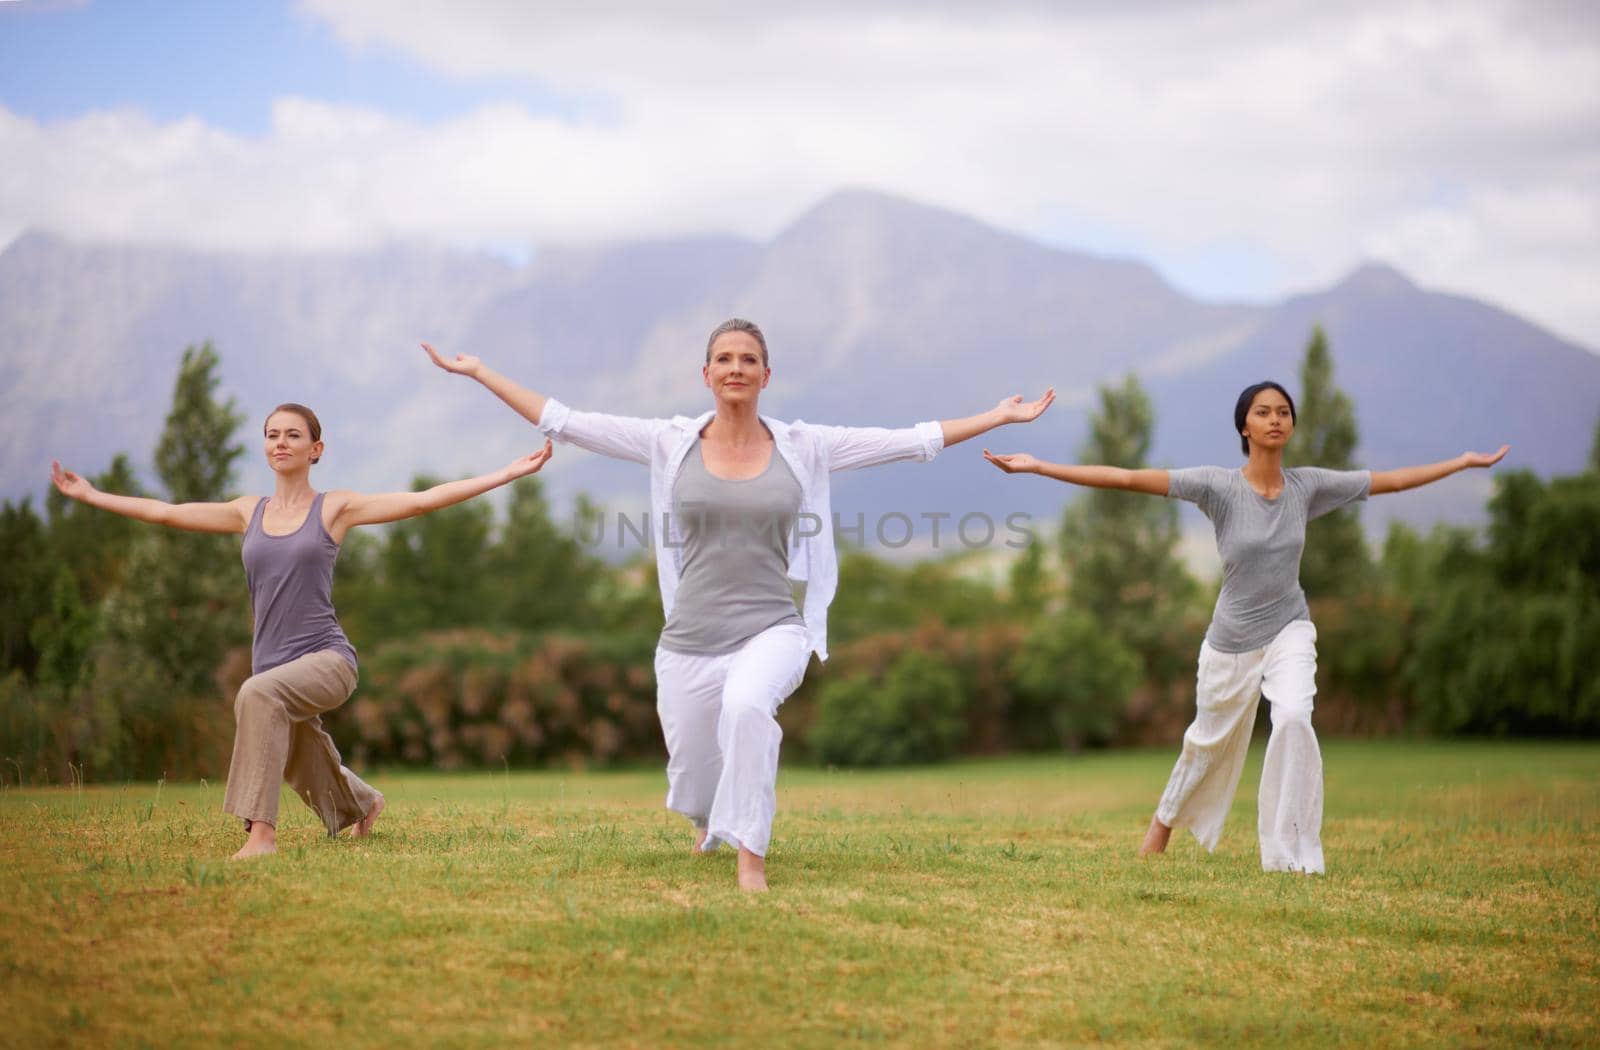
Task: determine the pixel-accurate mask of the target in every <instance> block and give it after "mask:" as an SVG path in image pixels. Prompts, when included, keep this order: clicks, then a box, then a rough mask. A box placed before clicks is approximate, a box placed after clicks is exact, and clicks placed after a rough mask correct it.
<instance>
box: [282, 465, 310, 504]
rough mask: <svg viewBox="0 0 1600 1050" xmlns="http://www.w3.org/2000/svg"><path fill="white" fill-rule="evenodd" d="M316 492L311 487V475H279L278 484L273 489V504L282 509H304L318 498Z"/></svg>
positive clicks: (307, 473) (308, 473)
mask: <svg viewBox="0 0 1600 1050" xmlns="http://www.w3.org/2000/svg"><path fill="white" fill-rule="evenodd" d="M316 495H317V493H316V490H315V489H313V488H312V487H311V474H310V472H309V471H307V472H306V473H304V474H290V475H283V474H279V475H278V480H277V484H275V485H274V486H273V488H272V502H273V503H275V504H277V505H278V506H280V507H303V506H305V505H306V504H308V503H310V502H311V501H312V499H314V498H315V497H316Z"/></svg>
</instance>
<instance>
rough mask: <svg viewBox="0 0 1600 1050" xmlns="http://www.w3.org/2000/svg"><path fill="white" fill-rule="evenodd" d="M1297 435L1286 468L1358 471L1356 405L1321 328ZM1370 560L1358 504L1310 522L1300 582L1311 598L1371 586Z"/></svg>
mask: <svg viewBox="0 0 1600 1050" xmlns="http://www.w3.org/2000/svg"><path fill="white" fill-rule="evenodd" d="M1295 415H1296V416H1297V419H1296V421H1295V428H1294V439H1293V440H1292V441H1290V442H1289V447H1288V449H1287V450H1286V451H1285V452H1284V457H1283V460H1284V466H1286V467H1306V466H1310V467H1326V468H1328V469H1329V470H1353V469H1355V450H1356V445H1357V443H1358V442H1359V440H1360V432H1359V430H1358V429H1357V427H1356V411H1355V405H1354V403H1353V402H1352V401H1351V400H1350V397H1349V395H1347V394H1346V393H1345V392H1344V391H1343V390H1340V389H1339V388H1338V387H1337V386H1335V385H1334V381H1333V356H1332V354H1330V353H1329V351H1328V339H1327V336H1326V335H1325V334H1323V331H1322V326H1321V325H1318V326H1316V327H1314V328H1313V329H1312V330H1311V341H1310V342H1309V343H1308V344H1307V345H1306V356H1305V358H1304V359H1303V360H1302V361H1301V363H1300V396H1299V398H1298V399H1296V401H1295ZM1371 582H1372V558H1371V555H1370V554H1369V553H1368V551H1367V542H1366V537H1365V536H1364V535H1363V534H1362V531H1361V518H1360V511H1359V509H1358V508H1357V507H1355V506H1350V507H1345V508H1342V509H1340V510H1337V511H1334V512H1333V513H1332V514H1325V515H1323V516H1322V517H1320V518H1318V519H1317V520H1316V521H1313V522H1311V523H1310V524H1309V525H1308V526H1306V546H1305V553H1304V554H1303V555H1302V556H1301V558H1300V584H1301V586H1303V587H1304V588H1305V590H1306V594H1307V595H1308V596H1309V597H1312V598H1324V597H1342V596H1347V595H1353V594H1357V593H1360V592H1362V591H1364V590H1366V589H1368V587H1369V585H1370V584H1371Z"/></svg>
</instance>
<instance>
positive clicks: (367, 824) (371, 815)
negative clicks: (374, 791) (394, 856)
mask: <svg viewBox="0 0 1600 1050" xmlns="http://www.w3.org/2000/svg"><path fill="white" fill-rule="evenodd" d="M382 813H383V796H382V795H379V796H378V801H376V802H374V803H373V804H372V808H371V809H369V810H367V815H366V816H364V817H362V818H361V819H360V820H359V821H357V822H356V826H355V830H354V831H352V832H350V834H351V835H352V836H353V837H355V838H358V839H359V838H362V837H364V836H367V835H370V834H372V825H374V824H376V823H377V822H378V817H379V815H381V814H382Z"/></svg>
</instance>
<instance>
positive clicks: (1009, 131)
mask: <svg viewBox="0 0 1600 1050" xmlns="http://www.w3.org/2000/svg"><path fill="white" fill-rule="evenodd" d="M0 158H4V160H3V163H0V247H3V245H4V244H6V243H9V242H10V241H11V240H12V239H14V238H15V237H16V236H17V235H19V234H20V233H21V232H22V231H23V230H26V229H43V230H50V231H55V232H58V233H63V234H67V235H70V236H73V237H77V238H93V239H117V240H145V241H166V242H174V241H175V242H182V243H188V244H194V245H202V246H212V247H226V248H228V249H232V250H261V249H273V248H295V249H313V250H339V249H345V248H357V247H370V246H372V245H375V244H382V243H385V242H388V241H392V240H395V239H413V238H421V239H427V240H430V241H436V242H443V243H448V244H453V245H459V246H462V247H465V248H484V249H488V250H491V251H494V252H496V253H498V254H502V255H507V256H509V257H512V258H516V259H522V258H526V257H527V256H528V253H529V252H530V251H536V250H537V245H539V244H541V243H549V242H552V241H574V240H592V239H614V238H634V237H652V236H663V235H672V234H679V233H686V232H709V231H718V232H733V233H741V234H746V235H749V236H754V237H766V236H770V235H771V234H772V233H774V232H775V231H777V230H779V229H781V228H782V227H783V226H784V225H785V224H786V223H787V222H789V221H790V220H792V219H793V218H794V217H795V216H796V215H797V214H798V213H799V212H800V211H802V210H804V208H806V207H807V206H808V205H810V204H812V203H814V202H815V201H816V200H817V199H818V198H820V197H821V196H823V195H825V194H826V193H828V192H830V191H832V190H835V189H838V188H841V187H845V186H865V187H870V188H875V189H879V190H884V191H887V192H890V193H896V194H900V195H903V196H906V197H910V198H913V199H916V200H920V201H924V202H927V203H932V204H938V205H944V206H947V207H950V208H953V209H956V210H959V211H962V212H965V213H968V214H971V215H974V216H977V217H979V218H981V219H984V220H986V221H989V222H992V223H994V224H997V225H999V226H1002V227H1005V228H1008V229H1012V230H1015V231H1017V232H1019V233H1023V234H1025V235H1027V236H1030V237H1033V238H1036V239H1039V240H1042V241H1045V242H1048V243H1051V244H1056V245H1061V246H1066V247H1073V248H1081V249H1087V250H1090V251H1097V252H1102V253H1109V254H1118V255H1132V256H1137V257H1140V258H1142V259H1144V260H1146V261H1148V262H1150V263H1151V264H1152V265H1154V266H1155V267H1156V268H1157V269H1158V270H1160V271H1161V272H1162V273H1163V274H1164V275H1165V276H1166V277H1167V278H1168V279H1169V280H1171V281H1173V282H1174V283H1175V284H1177V285H1178V286H1179V287H1181V288H1183V289H1185V290H1187V291H1189V292H1191V293H1193V294H1196V295H1200V296H1203V297H1206V298H1241V299H1250V300H1261V299H1268V298H1272V297H1275V296H1278V295H1281V294H1284V293H1286V292H1292V291H1298V290H1302V289H1308V288H1312V287H1316V286H1319V285H1322V284H1325V283H1327V282H1329V281H1332V280H1334V279H1336V278H1337V277H1339V276H1340V275H1342V274H1343V273H1344V272H1346V271H1347V270H1349V269H1350V268H1352V267H1353V266H1355V265H1356V264H1358V263H1359V262H1361V261H1363V260H1368V259H1377V260H1382V261H1386V262H1389V263H1391V264H1393V265H1396V266H1398V267H1400V268H1401V269H1403V270H1404V271H1406V272H1407V273H1408V274H1410V275H1411V276H1412V277H1414V278H1415V279H1417V280H1419V281H1420V282H1422V283H1423V284H1425V285H1427V286H1429V287H1434V288H1440V289H1445V290H1451V291H1459V292H1463V293H1467V294H1471V295H1474V296H1478V297H1481V298H1484V299H1487V300H1490V301H1492V302H1495V303H1497V304H1499V305H1502V306H1505V307H1508V308H1510V309H1512V310H1514V311H1516V312H1518V313H1520V314H1522V315H1523V316H1525V317H1527V318H1529V319H1531V320H1534V321H1536V322H1538V323H1541V324H1543V325H1545V326H1547V327H1549V328H1551V329H1552V330H1554V331H1555V332H1557V333H1558V334H1560V335H1562V336H1565V337H1566V338H1569V339H1572V340H1575V341H1577V342H1580V343H1582V344H1583V345H1586V346H1588V347H1590V348H1591V349H1595V350H1597V351H1600V294H1596V291H1595V290H1596V289H1600V4H1595V3H1592V2H1589V0H1574V2H1554V0H1552V2H1543V0H1520V2H1509V0H1508V2H1497V0H1459V2H1453V3H1410V2H1405V0H1390V2H1380V3H1370V4H1365V3H1360V2H1350V3H1337V4H1328V3H1325V2H1321V0H1318V2H1303V3H1302V2H1299V0H1271V2H1256V0H1237V2H1222V0H1219V2H1214V3H1209V4H1203V3H1179V2H1174V0H1151V2H1148V3H1143V4H1139V3H1117V2H1112V0H1085V2H1081V3H1073V4H1058V3H1050V2H1046V0H1038V2H1031V0H1015V2H1005V0H1002V2H998V3H997V2H994V0H990V2H987V3H984V4H981V5H980V4H978V3H963V2H947V0H921V2H913V0H885V2H879V3H870V2H860V0H851V2H849V3H846V2H843V0H822V2H816V3H803V4H794V3H787V2H786V3H769V2H767V0H743V2H729V3H716V2H700V3H672V4H664V3H655V2H647V0H635V2H628V0H612V2H596V3H587V4H582V5H576V4H569V3H560V4H540V3H531V2H514V0H503V2H495V0H457V2H452V3H445V2H434V3H414V2H405V0H301V2H299V3H267V2H260V3H249V4H216V3H208V2H199V0H194V2H168V3H149V2H140V0H121V2H117V3H110V2H106V0H101V2H88V3H64V2H50V0H20V2H19V0H0Z"/></svg>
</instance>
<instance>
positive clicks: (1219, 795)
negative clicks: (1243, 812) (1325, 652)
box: [1156, 620, 1323, 873]
mask: <svg viewBox="0 0 1600 1050" xmlns="http://www.w3.org/2000/svg"><path fill="white" fill-rule="evenodd" d="M1316 677H1317V629H1316V627H1314V626H1312V623H1311V621H1310V620H1295V621H1294V622H1292V623H1290V624H1289V625H1288V626H1286V627H1284V629H1283V630H1281V631H1279V632H1278V634H1277V636H1276V637H1274V638H1273V639H1272V641H1271V642H1269V643H1267V646H1266V647H1265V648H1263V649H1256V650H1253V651H1251V652H1248V653H1222V652H1218V651H1217V650H1215V649H1213V648H1211V647H1210V646H1209V645H1204V644H1202V645H1201V646H1200V668H1199V672H1198V674H1197V675H1196V677H1195V716H1194V723H1193V724H1192V725H1190V726H1189V728H1188V730H1186V731H1185V732H1184V734H1183V754H1182V755H1180V756H1179V758H1178V764H1177V766H1175V767H1174V768H1173V770H1172V778H1171V779H1170V780H1169V781H1168V782H1167V790H1166V791H1165V792H1164V793H1163V794H1162V796H1161V804H1160V805H1159V806H1157V807H1156V819H1157V820H1159V821H1161V823H1163V824H1165V825H1166V826H1167V827H1169V828H1188V829H1189V830H1190V831H1192V832H1194V837H1195V838H1196V839H1198V840H1199V841H1200V844H1201V845H1202V846H1204V847H1205V848H1206V849H1208V850H1213V849H1216V848H1217V840H1218V839H1219V838H1221V836H1222V822H1223V820H1224V819H1225V818H1226V817H1227V815H1228V809H1229V807H1231V806H1232V805H1233V796H1234V792H1235V791H1237V790H1238V787H1239V775H1240V773H1242V772H1243V771H1244V759H1245V753H1246V752H1247V751H1248V750H1249V748H1250V730H1251V729H1252V728H1253V726H1254V723H1255V719H1256V706H1257V704H1258V703H1259V702H1260V699H1261V697H1262V695H1263V694H1265V695H1266V698H1267V700H1268V701H1269V702H1270V703H1271V704H1272V735H1271V736H1270V737H1268V738H1267V754H1266V758H1265V760H1264V761H1263V763H1262V767H1261V794H1260V801H1259V819H1258V828H1257V831H1258V833H1259V835H1260V837H1261V867H1262V868H1264V869H1265V870H1267V871H1308V872H1317V873H1321V872H1322V870H1323V865H1322V751H1321V750H1320V749H1319V748H1318V747H1317V734H1316V733H1315V732H1313V731H1312V728H1311V701H1312V698H1313V697H1315V696H1316V693H1317V683H1316Z"/></svg>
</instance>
